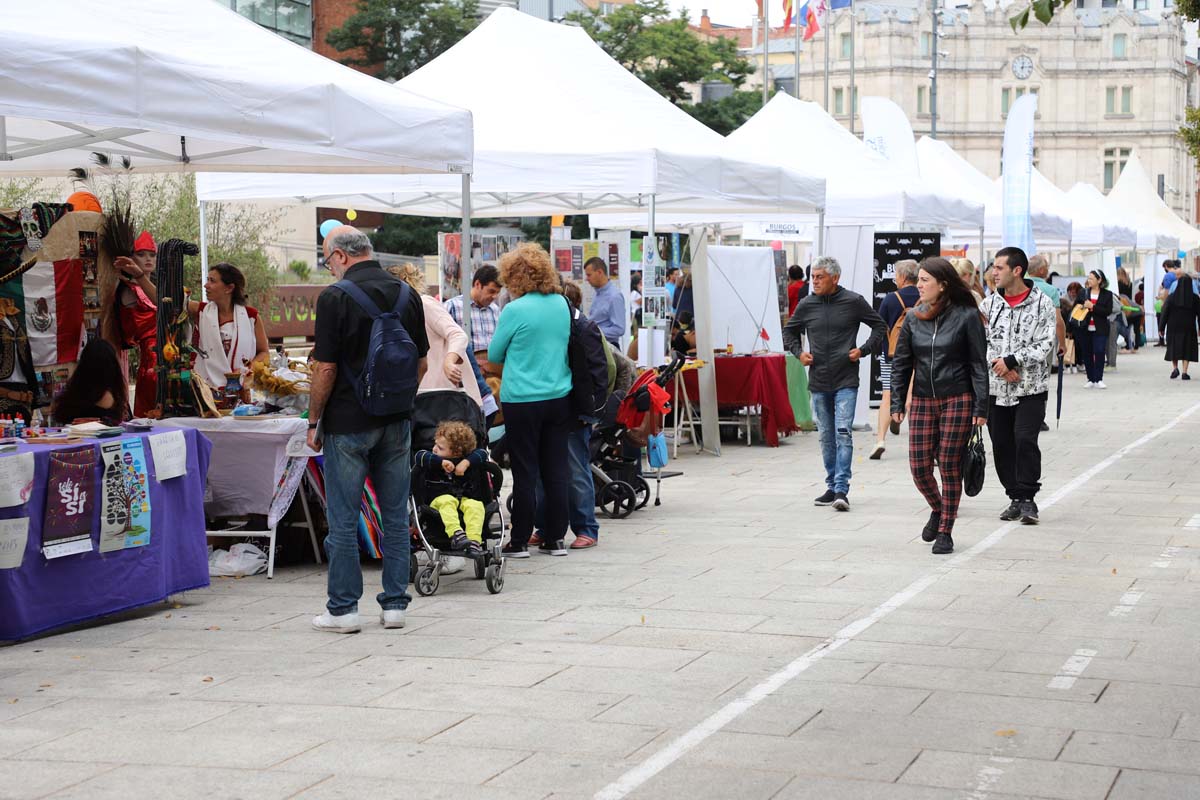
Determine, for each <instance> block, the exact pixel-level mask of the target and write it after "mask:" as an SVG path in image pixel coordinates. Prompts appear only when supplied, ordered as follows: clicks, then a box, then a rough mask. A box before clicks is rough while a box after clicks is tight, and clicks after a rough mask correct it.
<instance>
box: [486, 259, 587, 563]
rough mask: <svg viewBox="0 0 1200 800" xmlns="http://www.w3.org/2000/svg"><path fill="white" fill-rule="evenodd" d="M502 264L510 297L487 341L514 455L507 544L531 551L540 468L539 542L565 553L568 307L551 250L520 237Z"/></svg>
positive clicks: (518, 553) (512, 552)
mask: <svg viewBox="0 0 1200 800" xmlns="http://www.w3.org/2000/svg"><path fill="white" fill-rule="evenodd" d="M499 266H500V281H501V283H503V284H504V288H506V289H508V293H509V295H510V296H511V297H512V298H513V300H511V301H510V302H509V303H508V304H507V305H505V306H504V310H503V311H502V312H501V314H500V320H499V322H498V323H497V325H496V333H495V335H494V336H492V343H491V345H490V346H489V347H488V360H489V361H492V362H494V363H497V364H503V365H504V378H503V380H502V382H501V384H500V403H501V405H502V407H503V411H504V426H505V434H504V439H505V443H506V445H507V446H508V452H509V457H510V458H511V460H512V474H513V513H512V536H511V539H510V541H509V543H508V545H507V546H506V547H505V550H504V552H505V554H506V555H507V556H508V557H509V558H528V557H529V537H530V535H531V534H532V533H533V518H534V512H535V510H536V501H535V493H536V490H537V483H538V477H539V476H540V477H541V481H542V486H543V487H544V488H545V492H546V495H545V497H546V499H545V508H544V512H545V517H544V519H545V523H546V526H545V528H544V529H543V531H542V543H541V545H539V546H538V549H539V550H540V551H542V552H544V553H548V554H549V555H555V556H565V555H566V554H567V550H566V546H565V545H564V544H563V537H564V536H566V533H567V482H568V477H569V474H570V470H569V468H568V465H567V437H568V435H569V434H570V425H571V400H570V394H571V368H570V366H569V365H568V364H567V341H568V340H569V339H570V336H571V314H570V310H569V307H568V306H567V301H566V300H565V299H564V298H563V296H562V289H561V288H560V285H559V280H558V274H557V273H556V272H555V271H554V267H553V265H552V264H551V263H550V256H549V254H547V253H546V251H545V250H543V249H542V248H541V246H540V245H537V244H521V245H518V246H517V247H516V249H515V250H512V251H510V252H508V253H505V254H504V256H502V257H501V258H500V264H499Z"/></svg>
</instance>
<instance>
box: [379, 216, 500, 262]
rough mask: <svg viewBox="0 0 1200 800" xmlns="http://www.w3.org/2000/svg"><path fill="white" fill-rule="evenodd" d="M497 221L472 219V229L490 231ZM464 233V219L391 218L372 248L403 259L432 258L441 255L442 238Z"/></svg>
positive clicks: (383, 226)
mask: <svg viewBox="0 0 1200 800" xmlns="http://www.w3.org/2000/svg"><path fill="white" fill-rule="evenodd" d="M495 224H496V220H494V219H472V220H471V227H472V228H473V229H477V228H490V227H492V226H494V225H495ZM461 229H462V218H461V217H412V216H407V215H404V214H388V215H387V216H386V217H384V219H383V224H382V225H380V226H379V227H378V228H377V229H376V230H375V233H373V234H372V235H371V244H372V245H373V246H374V248H375V249H376V250H378V251H379V252H381V253H394V254H395V255H401V256H423V255H431V254H433V253H436V252H437V251H438V234H439V233H455V232H457V231H459V230H461Z"/></svg>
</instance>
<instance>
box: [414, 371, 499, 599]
mask: <svg viewBox="0 0 1200 800" xmlns="http://www.w3.org/2000/svg"><path fill="white" fill-rule="evenodd" d="M446 420H454V421H458V422H464V423H466V424H467V425H470V426H471V429H472V430H473V431H474V432H475V441H476V442H478V443H479V446H480V447H486V446H487V441H488V439H487V430H486V428H485V426H484V420H483V412H482V411H481V410H480V408H479V406H478V405H476V404H475V401H474V400H472V399H471V398H470V396H468V395H467V394H465V393H463V392H459V391H455V390H453V389H446V390H440V391H433V392H422V393H421V394H418V395H417V398H416V401H415V402H414V404H413V414H412V451H413V453H416V452H417V451H418V450H431V449H433V434H434V432H435V431H436V430H437V426H438V425H439V424H440V423H442V422H444V421H446ZM475 474H476V479H475V480H474V481H472V482H471V486H470V488H469V489H468V491H467V494H468V496H470V497H473V498H474V499H476V500H479V501H480V502H482V503H483V505H484V510H485V514H486V516H485V518H484V523H483V551H482V553H480V555H479V556H477V557H472V556H468V555H467V554H466V553H464V552H455V551H451V549H450V534H449V533H447V531H446V529H445V526H444V525H443V524H442V518H441V517H440V516H439V515H438V513H437V512H436V511H434V510H433V509H432V508H430V506H429V504H430V503H431V502H432V501H433V497H432V496H431V494H430V489H429V487H428V486H427V485H426V476H425V472H424V470H422V469H421V468H420V467H418V466H417V465H416V464H415V463H414V465H413V470H412V488H411V491H410V499H409V503H410V506H411V507H410V509H409V520H410V522H409V529H410V531H411V532H412V562H411V565H410V567H409V570H410V578H411V580H412V583H413V586H414V587H415V588H416V590H417V594H419V595H422V596H425V597H427V596H429V595H431V594H433V593H434V592H436V591H437V590H438V583H439V582H440V580H441V572H442V559H441V556H442V555H449V554H453V555H456V556H461V557H463V558H471V560H472V562H473V563H474V565H475V578H476V580H483V581H484V582H485V583H486V584H487V589H488V591H489V592H491V593H492V594H499V593H500V591H501V590H502V589H504V564H505V559H504V557H503V556H502V555H501V548H502V547H503V538H504V531H505V525H504V513H503V511H502V510H501V508H500V503H499V500H498V498H499V496H500V488H501V486H502V484H503V483H504V473H503V472H502V471H501V470H500V467H499V466H498V465H496V464H495V463H494V462H492V461H488V462H487V463H486V464H484V465H483V467H482V468H480V469H477V470H476V473H475ZM451 533H452V532H451ZM419 551H424V553H425V556H426V559H427V560H426V563H425V564H424V565H422V564H421V563H420V562H419V561H418V560H417V554H418V552H419Z"/></svg>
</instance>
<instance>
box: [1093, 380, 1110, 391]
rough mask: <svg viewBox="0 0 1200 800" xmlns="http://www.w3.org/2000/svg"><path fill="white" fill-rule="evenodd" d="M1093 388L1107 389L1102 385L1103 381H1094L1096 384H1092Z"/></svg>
mask: <svg viewBox="0 0 1200 800" xmlns="http://www.w3.org/2000/svg"><path fill="white" fill-rule="evenodd" d="M1093 388H1095V389H1107V388H1108V387H1107V386H1105V385H1104V381H1096V383H1095V384H1094V386H1093Z"/></svg>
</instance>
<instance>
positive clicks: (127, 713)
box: [14, 697, 241, 735]
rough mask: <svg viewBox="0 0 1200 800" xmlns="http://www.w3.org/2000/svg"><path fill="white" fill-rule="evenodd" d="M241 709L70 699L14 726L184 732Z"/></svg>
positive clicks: (178, 702)
mask: <svg viewBox="0 0 1200 800" xmlns="http://www.w3.org/2000/svg"><path fill="white" fill-rule="evenodd" d="M238 708H241V704H239V703H215V702H201V701H199V700H183V699H180V698H166V699H162V698H153V699H145V700H138V699H130V698H123V699H119V700H114V699H99V698H77V697H69V698H66V699H64V700H62V702H60V703H57V704H55V705H52V706H49V707H47V708H43V709H41V710H40V711H34V712H33V713H31V714H28V715H26V716H24V717H21V718H20V719H19V720H16V721H14V724H19V725H22V726H30V727H34V728H42V729H45V730H62V731H64V732H71V731H77V730H79V729H81V728H93V729H102V730H106V731H107V730H113V731H119V732H120V733H121V734H122V735H128V734H129V733H130V732H131V731H146V732H150V731H184V730H187V729H188V728H191V727H193V726H195V725H201V724H203V723H205V722H208V721H209V720H215V719H220V718H222V717H224V716H225V715H227V714H229V713H230V712H232V711H236V710H237V709H238Z"/></svg>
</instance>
